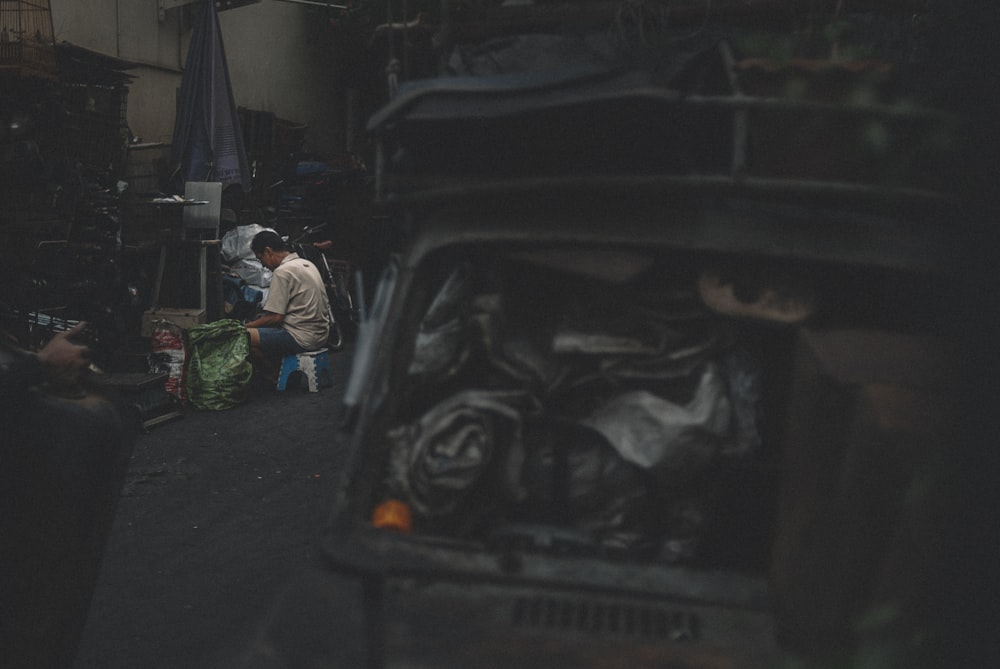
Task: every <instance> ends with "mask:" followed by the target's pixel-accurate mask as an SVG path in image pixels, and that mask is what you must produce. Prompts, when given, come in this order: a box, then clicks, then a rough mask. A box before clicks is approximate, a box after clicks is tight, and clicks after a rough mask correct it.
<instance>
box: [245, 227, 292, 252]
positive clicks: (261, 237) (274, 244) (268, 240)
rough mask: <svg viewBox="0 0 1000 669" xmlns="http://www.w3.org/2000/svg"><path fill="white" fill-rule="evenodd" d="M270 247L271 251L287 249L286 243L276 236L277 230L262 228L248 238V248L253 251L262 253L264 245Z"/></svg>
mask: <svg viewBox="0 0 1000 669" xmlns="http://www.w3.org/2000/svg"><path fill="white" fill-rule="evenodd" d="M268 246H269V247H271V250H272V251H287V250H288V244H286V243H285V240H284V239H282V238H281V237H279V236H278V233H277V232H273V231H271V230H262V231H261V232H258V233H257V234H256V235H254V236H253V239H251V240H250V249H251V250H252V251H253V252H254V253H263V252H264V248H265V247H268Z"/></svg>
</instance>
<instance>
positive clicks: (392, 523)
mask: <svg viewBox="0 0 1000 669" xmlns="http://www.w3.org/2000/svg"><path fill="white" fill-rule="evenodd" d="M372 525H373V526H375V527H380V528H385V529H389V530H397V531H399V532H409V531H411V530H412V529H413V516H412V514H411V513H410V507H409V506H407V505H406V503H404V502H400V501H399V500H398V499H387V500H386V501H384V502H382V503H381V504H379V505H378V506H376V507H375V509H374V510H373V511H372Z"/></svg>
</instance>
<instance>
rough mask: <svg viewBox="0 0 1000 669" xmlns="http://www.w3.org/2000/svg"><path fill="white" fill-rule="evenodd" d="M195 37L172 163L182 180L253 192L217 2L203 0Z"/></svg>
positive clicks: (176, 174) (182, 98) (186, 73)
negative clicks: (227, 186) (210, 183)
mask: <svg viewBox="0 0 1000 669" xmlns="http://www.w3.org/2000/svg"><path fill="white" fill-rule="evenodd" d="M201 5H202V7H201V11H200V14H199V16H198V20H197V22H196V23H195V26H194V30H193V32H192V33H191V46H190V47H189V48H188V55H187V62H186V63H185V66H184V76H183V78H182V80H181V95H180V105H179V107H178V109H177V119H176V121H175V122H174V136H173V147H172V149H171V155H170V160H171V164H172V165H173V167H174V174H175V176H180V177H181V178H182V179H183V181H219V182H222V184H223V185H224V186H225V185H226V184H236V183H238V184H240V185H241V186H242V187H243V190H244V192H247V191H249V190H250V170H249V167H248V165H247V156H246V150H245V149H244V147H243V136H242V134H241V132H240V124H239V116H238V114H237V112H236V102H235V100H234V99H233V88H232V84H231V83H230V81H229V68H228V66H227V65H226V52H225V48H224V47H223V44H222V30H221V29H220V28H219V16H218V14H217V13H216V9H215V2H213V0H202V2H201Z"/></svg>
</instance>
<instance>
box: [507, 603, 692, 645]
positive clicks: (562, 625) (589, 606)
mask: <svg viewBox="0 0 1000 669" xmlns="http://www.w3.org/2000/svg"><path fill="white" fill-rule="evenodd" d="M512 622H513V625H514V627H521V628H544V629H561V630H565V631H578V632H584V633H587V634H610V635H618V636H626V637H629V636H631V637H649V638H660V639H669V640H671V641H697V640H698V639H700V638H701V620H700V619H699V618H698V616H697V614H695V613H693V612H691V611H686V610H681V609H675V610H671V609H664V608H658V607H650V606H636V605H632V604H621V603H614V602H607V601H599V600H571V599H559V598H553V597H530V598H529V597H521V598H519V599H518V600H517V601H516V602H515V603H514V610H513V617H512Z"/></svg>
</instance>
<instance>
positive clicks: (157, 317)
mask: <svg viewBox="0 0 1000 669" xmlns="http://www.w3.org/2000/svg"><path fill="white" fill-rule="evenodd" d="M155 321H169V322H171V323H173V324H174V325H176V326H177V327H179V328H181V329H182V330H187V329H188V328H190V327H192V326H195V325H202V324H203V323H204V322H205V310H204V309H168V308H165V307H160V308H158V309H149V310H148V311H145V312H143V314H142V331H141V333H142V336H143V337H149V336H150V335H152V334H153V324H154V322H155Z"/></svg>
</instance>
